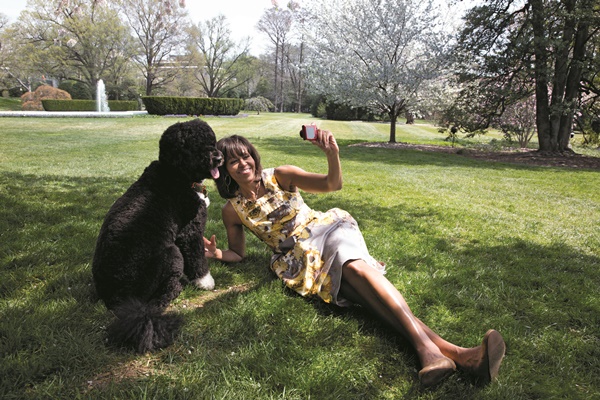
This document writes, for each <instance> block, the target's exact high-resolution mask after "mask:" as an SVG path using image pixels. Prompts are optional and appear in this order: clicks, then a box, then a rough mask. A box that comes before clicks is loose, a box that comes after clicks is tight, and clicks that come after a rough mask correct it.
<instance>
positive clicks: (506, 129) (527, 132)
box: [498, 96, 536, 148]
mask: <svg viewBox="0 0 600 400" xmlns="http://www.w3.org/2000/svg"><path fill="white" fill-rule="evenodd" d="M498 125H499V127H500V129H501V130H502V133H504V137H505V138H506V139H508V141H509V142H512V141H515V140H516V141H517V142H518V143H519V146H520V147H521V148H526V147H527V145H528V144H529V141H530V140H531V139H532V138H533V135H534V134H535V132H536V130H535V97H534V96H530V97H528V98H526V99H524V100H521V101H519V102H518V103H515V104H512V105H510V106H509V107H507V108H506V110H505V111H504V113H503V114H502V116H501V117H500V118H499V120H498Z"/></svg>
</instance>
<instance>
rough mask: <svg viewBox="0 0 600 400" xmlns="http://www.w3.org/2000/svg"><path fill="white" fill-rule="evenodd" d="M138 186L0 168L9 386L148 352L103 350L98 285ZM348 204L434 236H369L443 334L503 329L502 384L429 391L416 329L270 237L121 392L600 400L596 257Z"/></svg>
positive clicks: (67, 379) (470, 341)
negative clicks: (278, 251)
mask: <svg viewBox="0 0 600 400" xmlns="http://www.w3.org/2000/svg"><path fill="white" fill-rule="evenodd" d="M130 183H131V182H126V181H124V180H119V181H115V180H112V179H104V180H97V179H87V178H68V177H55V176H44V177H37V176H27V175H20V174H17V173H12V174H7V173H3V174H2V175H0V188H1V190H0V202H1V203H2V204H3V209H2V210H1V211H0V227H1V228H2V229H1V232H2V233H1V237H0V239H1V240H0V246H1V247H0V257H1V260H2V264H1V265H2V267H1V270H0V301H1V303H0V307H1V308H0V310H1V313H0V353H1V354H2V358H3V362H2V366H1V367H0V376H1V378H0V387H1V388H2V389H0V397H3V398H18V397H27V396H30V397H31V396H32V397H43V396H50V397H52V396H55V397H67V396H68V395H70V394H76V393H81V391H82V388H85V385H86V383H85V382H86V381H87V380H90V379H91V378H93V377H95V376H97V375H98V374H100V373H102V372H105V371H106V370H107V369H109V370H111V369H117V368H122V367H121V366H122V364H123V363H127V362H130V361H131V360H136V359H140V358H143V356H136V355H132V354H128V353H118V352H117V353H114V352H112V351H110V350H108V349H107V348H106V347H105V346H104V331H103V329H104V328H103V327H104V326H106V324H107V323H108V321H109V319H110V315H109V314H108V313H107V312H106V309H105V308H104V307H103V306H102V304H101V303H100V302H97V301H96V298H95V295H94V293H93V289H92V288H91V270H90V263H91V258H92V254H93V250H94V244H95V240H96V235H97V232H98V230H99V228H100V224H101V222H102V220H103V218H104V215H105V213H106V211H107V210H108V208H109V207H110V205H111V204H112V202H113V201H114V200H115V199H116V198H117V197H118V196H120V195H121V193H123V191H124V190H125V189H126V188H127V187H128V186H129V184H130ZM215 203H216V204H215V207H211V208H209V218H210V219H211V221H209V222H210V223H209V228H208V229H209V230H210V229H211V228H212V229H215V232H216V233H217V236H218V237H220V238H224V237H225V236H224V230H223V228H222V224H221V223H220V205H222V200H220V199H219V200H217V201H216V202H215ZM311 205H313V206H314V207H315V208H316V209H321V210H326V209H328V208H331V207H332V206H333V203H332V200H331V199H328V198H325V197H324V198H323V199H320V198H314V199H313V198H311ZM335 206H338V207H341V208H345V209H347V210H349V211H350V212H351V213H352V214H353V215H354V216H355V217H356V218H357V220H359V222H360V221H365V222H366V221H368V222H369V225H370V226H372V227H376V226H378V225H383V226H388V227H389V226H390V224H397V225H398V229H394V231H395V232H396V233H397V235H398V236H395V237H391V238H389V240H399V239H400V240H402V241H404V242H411V243H412V244H414V242H419V243H420V245H419V246H410V245H408V244H402V242H401V241H399V242H398V243H399V245H398V248H397V250H396V249H394V248H392V249H386V248H385V247H384V245H383V243H384V242H385V241H386V240H387V239H388V238H383V239H382V240H381V241H377V240H372V239H373V238H369V237H368V236H366V239H367V241H373V242H374V245H373V246H372V247H373V248H372V252H373V255H374V256H378V254H377V253H378V252H381V253H382V254H385V255H386V257H387V260H390V261H391V262H390V264H389V272H388V277H389V279H390V280H391V281H392V282H393V283H394V284H395V285H396V286H397V287H398V288H399V289H400V291H401V292H402V293H403V294H404V295H405V296H406V298H407V301H408V302H409V304H410V305H411V307H412V308H413V311H414V312H415V314H416V315H417V316H419V317H420V318H421V319H423V320H424V321H425V322H426V323H427V324H428V325H430V326H431V327H432V328H434V329H435V330H437V331H439V332H440V333H441V334H442V335H443V336H444V337H447V338H448V339H449V340H451V341H453V342H456V343H457V344H459V345H464V346H474V345H477V344H478V343H479V340H480V339H481V337H482V336H483V333H485V331H486V329H487V328H490V327H494V328H496V329H498V330H500V331H501V332H502V333H503V335H504V337H505V339H506V341H507V344H508V354H507V358H506V361H505V363H504V364H503V366H502V369H501V380H502V383H503V384H502V385H496V386H494V387H493V388H492V389H490V388H480V387H477V386H474V385H472V382H470V381H469V379H468V377H466V376H465V375H464V374H461V373H458V374H455V375H453V376H452V377H450V378H449V379H448V380H447V381H446V382H444V383H443V384H442V385H440V387H438V388H435V389H434V390H432V391H427V392H424V391H423V390H421V389H420V388H419V386H418V383H417V381H416V372H417V370H418V362H417V360H416V357H415V356H414V352H413V351H412V350H411V349H410V347H409V346H408V345H407V343H406V341H405V340H404V339H402V338H400V337H399V336H398V335H396V334H395V333H394V332H392V331H391V330H390V329H389V328H387V327H385V326H383V325H382V324H381V323H380V322H378V321H377V320H375V319H373V318H372V317H371V316H369V315H368V314H367V313H364V312H362V311H361V310H360V309H340V308H336V307H332V306H328V305H326V304H323V303H321V302H320V301H316V300H306V299H303V298H300V297H299V296H297V295H295V294H294V293H292V292H290V291H288V290H287V289H284V288H283V286H282V284H281V283H280V282H279V281H276V280H273V278H272V276H271V275H270V273H269V272H268V261H269V256H268V252H266V251H265V247H264V246H263V245H261V244H259V243H258V242H257V241H255V239H253V238H252V237H251V236H249V237H248V240H249V255H250V256H249V258H248V259H247V260H246V261H245V262H244V263H241V264H237V265H232V266H220V265H217V263H215V265H214V269H215V271H217V273H215V277H216V278H217V284H218V285H219V286H220V287H226V286H227V285H234V284H237V283H239V282H255V283H254V284H252V285H251V286H250V287H249V289H248V290H246V291H230V292H225V294H223V295H221V296H219V297H218V298H217V299H215V300H211V301H209V302H207V303H205V304H204V306H203V307H200V308H197V309H195V310H191V311H183V312H184V313H185V315H186V321H187V324H186V326H185V327H184V330H183V332H182V334H181V337H180V338H178V340H177V341H176V343H175V344H174V346H172V347H171V348H168V349H165V350H164V351H162V352H159V353H158V354H157V356H156V357H158V358H159V360H160V361H159V362H160V363H161V364H163V365H164V368H166V369H168V368H171V369H173V371H174V372H172V373H171V374H170V375H168V376H166V377H162V378H156V377H152V376H150V377H144V376H141V377H140V376H134V377H126V378H124V379H122V380H120V381H118V382H115V383H114V385H113V386H111V387H109V388H108V389H106V390H107V392H108V393H114V394H117V393H119V391H120V390H126V391H128V393H130V396H129V397H132V398H133V397H135V394H136V388H137V387H138V385H139V386H143V387H146V388H148V387H150V388H152V390H151V392H153V393H156V394H161V393H163V394H168V393H169V391H170V390H173V391H174V392H171V395H170V397H177V396H179V394H180V395H181V396H180V397H185V396H184V395H183V388H182V387H181V385H180V384H179V382H182V381H185V382H186V385H187V386H186V387H188V388H190V389H194V390H196V392H194V393H196V394H202V393H205V394H206V395H211V394H212V395H214V394H215V393H217V394H219V393H221V394H223V395H225V394H227V393H232V392H233V393H235V391H236V390H237V388H238V387H239V388H240V390H241V391H243V390H245V392H243V393H261V394H262V396H263V397H264V398H268V397H269V396H270V397H273V396H277V395H278V394H281V393H283V392H284V391H288V392H289V391H291V392H293V393H295V394H296V397H297V398H301V397H306V396H307V395H311V396H312V397H315V398H326V397H327V396H329V397H330V398H336V397H337V398H349V399H350V398H377V397H386V396H388V397H389V396H394V397H396V398H400V397H404V398H418V397H420V396H423V397H426V398H453V397H454V398H484V397H486V393H487V392H488V391H489V390H493V392H492V393H491V394H489V396H490V397H496V398H503V395H506V396H504V398H508V397H517V398H543V397H569V395H572V390H573V387H575V386H577V387H578V389H577V390H579V391H580V392H581V393H580V394H581V397H582V398H583V397H584V395H585V394H587V395H591V397H593V396H594V395H598V389H597V388H598V387H600V385H599V384H600V382H598V379H599V378H598V376H599V375H600V374H599V372H600V365H599V364H598V363H599V361H598V360H600V354H599V352H598V348H599V347H598V331H597V327H598V326H600V320H599V315H600V309H599V303H598V299H597V288H598V287H599V286H600V277H599V272H598V271H600V268H599V267H600V259H599V258H598V257H597V256H591V255H586V254H581V253H580V252H578V251H577V250H576V249H574V248H571V247H569V246H565V245H562V244H560V243H556V244H552V245H546V246H543V245H539V244H537V243H535V242H534V241H526V240H522V239H516V238H515V239H510V238H508V239H507V240H506V241H505V242H504V243H497V242H494V244H488V242H486V241H485V240H469V241H466V242H461V243H456V242H455V241H453V240H452V238H448V237H440V236H439V234H438V233H437V232H436V231H435V230H434V229H433V228H431V227H428V225H427V224H422V223H421V222H422V219H423V218H439V219H442V214H443V212H444V211H443V210H436V209H414V208H406V207H399V206H398V207H390V208H378V207H374V206H373V204H371V203H369V202H368V201H367V200H365V201H364V202H363V203H356V202H352V203H349V202H344V201H343V200H342V201H339V199H336V202H335ZM390 230H391V229H388V231H390ZM368 232H369V233H373V232H376V229H375V228H369V229H368ZM250 248H251V249H250ZM198 296H201V292H198ZM192 350H193V351H192ZM162 369H163V368H161V367H159V368H158V370H162ZM257 385H258V386H260V388H261V389H260V390H259V389H257V387H258V386H257ZM244 388H245V389H244ZM90 393H96V394H97V395H98V396H101V395H102V394H106V393H104V392H103V390H102V389H99V390H97V391H95V392H94V391H92V392H90ZM508 395H511V396H508ZM507 396H508V397H507Z"/></svg>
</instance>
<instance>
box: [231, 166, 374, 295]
mask: <svg viewBox="0 0 600 400" xmlns="http://www.w3.org/2000/svg"><path fill="white" fill-rule="evenodd" d="M262 179H263V183H264V186H265V189H266V193H265V195H263V196H262V197H260V198H258V199H256V200H255V201H253V200H248V199H246V198H244V197H243V196H242V195H241V193H239V192H238V193H237V195H236V197H234V198H232V199H229V202H230V203H231V204H232V206H233V208H234V209H235V211H236V212H237V214H238V216H239V217H240V219H241V221H242V223H243V224H244V225H245V226H246V227H247V228H248V229H250V231H251V232H252V233H254V234H255V235H256V236H257V237H258V238H259V239H260V240H262V241H263V242H265V243H266V244H267V245H268V246H269V247H270V248H271V249H272V250H273V252H274V254H273V257H272V258H271V269H272V270H273V271H274V272H275V274H276V275H277V276H278V277H279V278H280V279H282V280H283V282H284V283H285V284H286V285H287V286H288V287H289V288H291V289H293V290H295V291H296V292H298V293H299V294H301V295H302V296H313V295H317V296H319V297H321V298H322V299H323V300H324V301H325V302H327V303H330V302H332V303H334V304H338V305H342V306H343V305H348V302H347V301H346V300H345V299H343V298H341V297H339V296H338V292H339V289H340V284H341V278H342V266H343V265H344V263H346V262H347V261H350V260H357V259H362V260H364V261H365V262H366V263H367V264H369V265H370V266H371V267H373V268H375V269H377V270H379V271H381V272H382V273H384V272H385V268H384V266H383V265H382V264H381V263H379V262H377V261H376V260H375V259H374V258H373V257H371V256H370V255H369V252H368V250H367V246H366V244H365V241H364V239H363V237H362V234H361V233H360V230H359V228H358V225H357V223H356V221H355V220H354V218H352V216H351V215H350V214H348V213H347V212H346V211H344V210H341V209H339V208H334V209H331V210H329V211H327V212H319V211H315V210H312V209H311V208H310V207H308V205H306V204H305V203H304V200H303V199H302V196H301V195H300V192H299V191H295V192H289V191H285V190H283V189H282V188H281V187H280V186H279V184H278V183H277V179H276V178H275V175H274V169H273V168H270V169H266V170H264V171H263V173H262Z"/></svg>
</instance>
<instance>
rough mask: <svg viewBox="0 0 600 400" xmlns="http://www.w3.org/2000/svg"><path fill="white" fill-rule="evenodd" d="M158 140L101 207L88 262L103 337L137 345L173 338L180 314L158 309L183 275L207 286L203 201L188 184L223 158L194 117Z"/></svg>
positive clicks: (152, 344)
mask: <svg viewBox="0 0 600 400" xmlns="http://www.w3.org/2000/svg"><path fill="white" fill-rule="evenodd" d="M159 148H160V149H159V157H158V161H153V162H152V163H151V164H150V165H149V166H148V167H147V168H146V169H145V171H144V173H143V174H142V176H141V177H140V178H139V179H138V180H137V182H135V183H134V184H133V185H131V187H130V188H129V189H128V190H127V191H126V192H125V194H123V196H121V197H120V198H119V199H118V200H117V201H116V202H115V203H114V204H113V206H112V207H111V208H110V210H109V211H108V214H107V215H106V218H105V220H104V223H103V225H102V227H101V229H100V234H99V235H98V240H97V242H96V251H95V254H94V260H93V264H92V272H93V278H94V285H95V288H96V291H97V293H98V295H99V296H100V298H101V299H102V300H103V301H104V303H105V304H106V306H107V307H108V308H109V309H111V310H112V311H113V312H114V314H115V317H116V321H115V322H114V323H113V324H112V325H111V326H110V327H109V329H108V333H109V341H110V342H111V343H113V344H120V345H124V346H127V347H130V348H133V349H135V350H136V351H138V352H140V353H144V352H146V351H152V350H154V349H158V348H162V347H165V346H168V345H169V344H171V343H172V341H173V336H174V335H175V334H176V332H177V330H178V328H179V326H180V325H181V319H180V317H179V316H177V315H173V314H165V313H164V310H165V308H166V307H167V306H168V305H169V304H170V303H171V301H172V300H173V299H175V298H177V296H179V294H180V293H181V290H182V284H181V280H182V278H184V276H185V277H187V279H189V280H190V281H192V282H193V283H194V284H195V285H196V286H199V287H202V288H204V289H212V287H214V281H212V277H210V272H209V269H208V263H207V260H206V258H205V256H204V242H203V235H204V226H205V223H206V205H205V203H204V201H203V200H201V199H200V197H199V196H198V194H197V193H196V192H195V191H194V190H193V189H192V184H193V183H194V182H200V181H202V180H203V179H207V178H212V176H211V170H214V169H215V168H216V167H218V166H219V165H220V164H221V163H222V160H223V156H222V154H221V153H220V152H219V151H218V150H217V149H216V139H215V134H214V132H213V131H212V129H211V128H210V126H208V124H207V123H205V122H203V121H201V120H199V119H195V120H192V121H188V122H183V123H177V124H174V125H172V126H170V127H169V128H167V130H166V131H165V132H164V133H163V135H162V136H161V139H160V142H159ZM206 281H208V283H206Z"/></svg>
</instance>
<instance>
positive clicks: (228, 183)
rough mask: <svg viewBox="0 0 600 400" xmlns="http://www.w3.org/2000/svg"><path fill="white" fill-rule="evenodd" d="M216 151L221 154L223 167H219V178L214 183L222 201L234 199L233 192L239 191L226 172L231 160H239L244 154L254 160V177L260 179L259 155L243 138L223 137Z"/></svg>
mask: <svg viewBox="0 0 600 400" xmlns="http://www.w3.org/2000/svg"><path fill="white" fill-rule="evenodd" d="M217 149H219V150H220V151H221V153H223V157H225V160H224V162H223V165H221V166H220V167H219V175H220V176H219V178H218V179H217V180H216V181H215V182H216V184H217V189H218V190H219V195H220V196H221V197H223V198H224V199H231V198H232V197H235V192H236V191H237V190H238V189H239V185H238V184H237V182H236V181H234V180H233V178H231V176H230V175H229V172H227V162H228V161H229V160H230V159H232V158H241V157H242V156H244V155H246V154H250V157H252V159H253V160H254V166H255V168H256V171H255V176H256V177H257V179H260V177H261V174H262V166H261V165H260V155H259V154H258V151H257V150H256V148H255V147H254V146H253V145H252V143H250V142H249V141H248V139H246V138H245V137H243V136H239V135H232V136H228V137H224V138H222V139H221V140H219V141H218V142H217Z"/></svg>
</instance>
